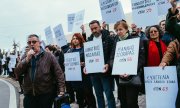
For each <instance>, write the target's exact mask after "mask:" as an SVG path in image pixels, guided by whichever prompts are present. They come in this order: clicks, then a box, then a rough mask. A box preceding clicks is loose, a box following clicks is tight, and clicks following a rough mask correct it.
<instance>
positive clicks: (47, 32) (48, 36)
mask: <svg viewBox="0 0 180 108" xmlns="http://www.w3.org/2000/svg"><path fill="white" fill-rule="evenodd" d="M44 31H45V36H46V42H47V44H48V45H49V44H53V33H52V31H51V27H50V26H48V27H47V28H45V29H44Z"/></svg>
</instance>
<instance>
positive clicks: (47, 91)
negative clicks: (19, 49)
mask: <svg viewBox="0 0 180 108" xmlns="http://www.w3.org/2000/svg"><path fill="white" fill-rule="evenodd" d="M27 44H28V46H29V48H30V50H29V51H28V52H27V54H26V56H25V57H24V58H22V61H21V62H20V63H19V64H18V66H17V68H16V69H15V73H16V76H19V75H22V74H24V84H23V89H24V108H52V104H53V100H54V98H55V96H56V93H57V95H63V94H64V89H65V84H64V83H65V79H64V73H63V71H62V70H61V68H60V66H59V64H58V62H57V60H56V58H55V57H54V56H53V54H51V53H49V52H45V51H44V50H43V49H42V48H41V46H40V44H41V42H40V40H39V37H38V36H37V35H35V34H32V35H29V36H28V41H27Z"/></svg>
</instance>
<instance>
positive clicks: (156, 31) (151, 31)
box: [150, 30, 158, 33]
mask: <svg viewBox="0 0 180 108" xmlns="http://www.w3.org/2000/svg"><path fill="white" fill-rule="evenodd" d="M153 32H154V33H157V32H158V31H156V30H154V31H150V33H153Z"/></svg>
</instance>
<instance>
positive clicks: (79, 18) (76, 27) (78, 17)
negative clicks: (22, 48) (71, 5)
mask: <svg viewBox="0 0 180 108" xmlns="http://www.w3.org/2000/svg"><path fill="white" fill-rule="evenodd" d="M84 12H85V10H82V11H79V12H77V13H76V14H75V18H74V24H73V32H80V33H81V32H82V30H81V28H80V27H81V25H83V21H84Z"/></svg>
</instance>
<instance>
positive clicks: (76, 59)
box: [64, 52, 82, 81]
mask: <svg viewBox="0 0 180 108" xmlns="http://www.w3.org/2000/svg"><path fill="white" fill-rule="evenodd" d="M64 57H65V62H64V65H65V77H66V81H82V73H81V66H80V55H79V52H74V53H66V54H64Z"/></svg>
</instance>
